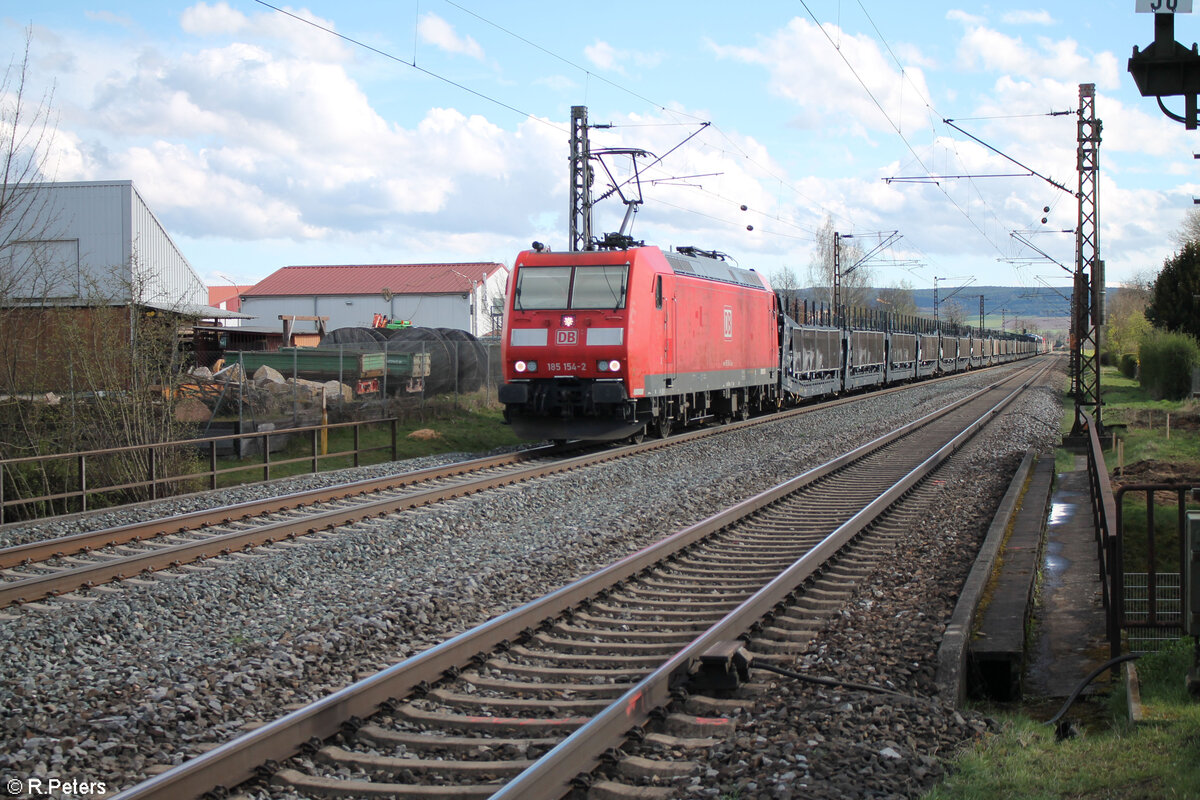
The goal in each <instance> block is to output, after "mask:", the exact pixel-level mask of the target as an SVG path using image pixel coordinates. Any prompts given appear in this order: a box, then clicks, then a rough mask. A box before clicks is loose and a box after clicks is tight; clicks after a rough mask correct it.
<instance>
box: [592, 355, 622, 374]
mask: <svg viewBox="0 0 1200 800" xmlns="http://www.w3.org/2000/svg"><path fill="white" fill-rule="evenodd" d="M596 369H598V370H599V371H600V372H620V371H621V362H620V361H617V360H616V359H615V358H614V359H613V360H612V361H597V362H596Z"/></svg>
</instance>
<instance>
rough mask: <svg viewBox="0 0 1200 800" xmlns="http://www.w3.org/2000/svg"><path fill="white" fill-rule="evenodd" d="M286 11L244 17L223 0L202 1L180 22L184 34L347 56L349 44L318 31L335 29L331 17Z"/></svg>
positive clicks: (337, 58) (332, 58) (317, 56)
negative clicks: (237, 38)
mask: <svg viewBox="0 0 1200 800" xmlns="http://www.w3.org/2000/svg"><path fill="white" fill-rule="evenodd" d="M285 10H286V11H287V13H286V14H284V13H280V12H278V11H272V10H266V11H264V12H263V13H260V14H255V15H252V16H247V15H246V14H243V13H242V12H241V11H238V10H237V9H235V8H232V7H230V5H229V4H228V3H226V2H224V0H222V2H219V3H215V4H212V5H209V4H208V3H204V2H201V3H197V4H196V5H194V6H190V7H188V8H187V9H185V10H184V12H183V13H182V14H181V15H180V17H179V25H180V28H181V29H182V30H183V31H184V32H185V33H190V34H192V35H193V36H201V37H227V38H228V37H234V36H242V37H245V38H247V39H251V40H259V41H273V42H279V43H281V44H282V45H283V46H284V48H285V49H286V50H287V51H288V52H291V53H292V54H293V55H295V56H297V57H303V58H307V59H310V60H315V61H329V62H334V63H341V62H345V61H348V60H349V59H350V55H351V52H350V49H349V46H348V45H347V44H346V43H345V42H343V41H342V40H341V39H339V38H337V37H336V36H331V35H330V34H329V33H328V32H327V31H326V30H321V28H325V29H328V30H336V26H335V25H334V23H333V21H332V20H327V19H323V18H321V17H318V16H316V15H315V14H313V13H312V12H311V11H308V10H307V9H286V8H285ZM289 15H291V16H289ZM293 17H297V18H298V19H294V18H293ZM308 23H312V24H311V25H310V24H308ZM314 26H319V27H314Z"/></svg>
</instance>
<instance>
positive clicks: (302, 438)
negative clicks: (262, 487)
mask: <svg viewBox="0 0 1200 800" xmlns="http://www.w3.org/2000/svg"><path fill="white" fill-rule="evenodd" d="M502 417H503V414H502V412H501V411H500V410H499V409H498V408H492V407H488V406H483V407H478V408H464V407H457V408H456V407H453V406H447V407H446V408H443V409H442V410H440V411H438V412H437V413H436V414H435V415H428V416H426V417H425V418H424V419H419V418H416V417H412V416H410V417H409V418H407V419H403V420H401V421H400V422H399V423H398V424H397V429H396V458H398V459H408V458H419V457H421V456H428V455H435V454H437V453H459V452H464V453H486V452H489V451H492V450H495V449H497V448H500V447H508V446H512V445H516V444H520V442H521V440H520V439H518V438H517V437H516V436H514V435H513V433H512V429H511V428H509V427H508V426H507V425H504V424H503V420H502ZM418 430H421V431H432V432H433V435H432V436H429V437H428V438H424V437H422V438H409V434H412V433H414V432H415V431H418ZM391 444H392V436H391V427H390V426H389V425H386V424H381V425H377V426H370V427H367V428H364V429H363V430H362V433H361V434H360V439H359V446H360V447H361V448H363V449H369V448H378V449H374V450H372V452H369V453H364V454H362V456H361V457H360V459H359V464H360V465H368V464H378V463H381V462H384V461H389V460H391V457H392V454H391ZM353 447H354V434H353V432H352V431H350V430H348V429H347V430H335V431H331V432H330V433H329V443H328V449H327V452H329V453H338V452H342V451H346V450H352V449H353ZM311 455H312V440H311V439H310V438H309V436H308V435H298V436H293V437H292V439H291V440H290V441H289V442H288V445H287V447H285V448H284V450H282V451H280V452H276V453H272V454H271V461H272V465H271V478H272V479H274V478H285V477H290V476H293V475H306V474H309V473H311V471H312V470H311V464H312V461H311ZM292 458H296V459H303V460H301V461H297V462H296V463H293V464H280V465H276V464H275V462H277V461H285V460H287V459H292ZM217 466H218V468H220V469H224V468H229V467H235V466H242V467H245V469H244V470H242V471H239V472H231V473H226V474H224V475H222V476H220V478H219V482H220V484H221V485H222V486H235V485H238V484H240V483H245V482H248V481H256V480H262V477H263V473H262V455H261V454H255V455H251V456H247V457H246V458H241V459H238V458H234V457H232V456H230V457H226V458H219V459H217ZM319 466H320V470H321V471H322V472H325V471H329V470H335V469H343V468H346V467H352V466H354V461H353V456H350V455H345V456H331V457H323V458H321V459H320V462H319Z"/></svg>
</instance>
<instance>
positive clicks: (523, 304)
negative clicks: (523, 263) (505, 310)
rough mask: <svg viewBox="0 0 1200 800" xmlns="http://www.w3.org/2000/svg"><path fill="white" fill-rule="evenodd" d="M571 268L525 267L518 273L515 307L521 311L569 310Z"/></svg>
mask: <svg viewBox="0 0 1200 800" xmlns="http://www.w3.org/2000/svg"><path fill="white" fill-rule="evenodd" d="M570 290H571V268H570V267H524V268H522V269H520V270H518V272H517V293H516V298H515V302H514V306H515V307H516V308H517V310H519V311H535V310H538V309H563V308H567V307H568V304H567V297H568V295H569V293H570Z"/></svg>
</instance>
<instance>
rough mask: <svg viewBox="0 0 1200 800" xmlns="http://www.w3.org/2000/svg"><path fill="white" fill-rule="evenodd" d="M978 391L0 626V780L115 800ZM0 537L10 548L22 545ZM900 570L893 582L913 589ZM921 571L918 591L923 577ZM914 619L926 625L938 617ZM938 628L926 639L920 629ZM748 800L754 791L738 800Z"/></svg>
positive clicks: (701, 445) (893, 401)
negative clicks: (300, 705) (73, 783)
mask: <svg viewBox="0 0 1200 800" xmlns="http://www.w3.org/2000/svg"><path fill="white" fill-rule="evenodd" d="M995 379H996V373H995V372H987V373H984V374H982V375H970V376H966V377H964V378H962V379H961V380H960V381H959V382H956V383H954V384H953V387H954V388H953V389H948V388H947V384H942V385H940V386H937V387H930V386H920V387H917V388H914V389H913V390H912V392H911V393H906V394H904V395H902V396H899V397H897V396H890V397H884V398H875V399H867V400H865V401H863V402H861V403H858V404H854V405H852V406H848V407H840V408H836V409H829V410H824V411H817V412H813V413H810V414H806V415H802V416H800V417H798V418H796V419H793V420H788V421H783V422H778V423H773V424H770V425H765V426H759V427H756V428H753V429H750V430H746V431H739V432H736V433H729V434H726V435H722V436H720V437H714V438H711V439H707V440H704V441H700V442H695V443H691V444H688V445H685V446H681V447H677V448H671V449H670V450H668V451H665V452H663V451H660V452H656V453H652V454H649V455H646V456H643V457H638V458H635V459H626V460H622V461H620V462H618V463H613V464H607V465H602V466H599V467H595V468H591V469H588V470H585V471H583V472H580V473H573V474H568V475H561V476H555V477H552V478H548V479H544V480H541V481H537V482H535V483H532V484H527V485H521V486H516V487H510V488H508V489H504V490H501V491H497V492H490V493H486V494H484V495H476V496H472V497H469V498H464V499H461V500H457V501H454V502H452V503H448V504H444V505H439V506H436V507H432V508H429V509H424V510H421V511H417V512H408V513H404V514H400V515H397V516H394V517H392V518H389V519H386V520H379V521H372V522H370V523H364V524H359V525H356V526H354V527H353V528H351V529H348V530H346V531H343V532H339V534H338V535H336V536H326V537H322V538H320V539H319V540H317V541H312V542H309V543H306V544H302V545H298V546H293V547H275V548H271V549H270V550H269V551H264V554H263V555H261V556H254V555H252V556H244V557H242V556H235V557H230V558H226V559H222V560H220V562H209V565H210V566H212V567H213V568H212V569H211V570H207V571H197V572H194V573H192V574H189V575H186V576H183V577H179V578H174V579H163V580H158V581H153V582H149V583H147V584H141V585H133V584H125V585H123V586H122V587H120V588H118V589H115V590H113V591H95V592H93V594H94V596H96V597H97V598H98V599H96V600H95V601H94V602H91V603H84V604H77V603H61V604H60V607H59V608H56V609H54V610H51V611H33V610H23V611H20V612H18V613H17V614H16V616H15V618H13V619H5V620H3V621H0V705H2V706H3V707H4V709H5V714H4V715H3V717H2V718H0V774H5V775H14V776H16V777H20V778H27V777H43V778H44V777H47V776H57V777H59V778H61V779H64V780H65V779H69V778H77V779H80V780H91V781H103V782H105V784H106V785H107V786H108V787H109V788H110V789H113V788H122V787H126V786H129V785H131V784H133V783H135V782H137V781H138V780H141V779H142V778H144V777H145V775H146V769H147V768H148V767H151V766H153V765H157V764H166V763H179V762H181V761H182V760H183V759H184V758H185V757H187V756H191V755H195V754H197V753H198V752H200V751H201V749H203V748H202V745H205V744H208V743H214V742H221V741H224V740H226V739H228V738H230V737H231V736H233V735H234V734H235V733H236V732H237V730H238V728H239V727H241V726H242V725H243V724H245V723H247V722H250V721H256V720H268V719H273V718H275V717H277V716H279V714H280V713H281V709H282V707H283V706H284V705H286V704H288V703H296V702H307V701H311V700H313V699H316V698H318V697H320V696H322V695H324V694H326V693H328V692H329V691H331V690H333V689H336V688H340V687H342V686H345V685H346V684H348V683H350V682H352V681H353V680H355V679H356V678H358V677H362V676H364V675H366V674H369V673H371V672H373V671H375V670H376V669H377V668H378V667H381V666H383V665H386V664H390V663H393V662H394V661H396V660H399V659H401V658H403V657H405V656H408V655H411V654H412V653H414V652H417V651H419V650H422V649H424V648H426V647H428V646H430V645H432V644H435V643H437V642H439V641H441V640H443V639H444V638H445V637H446V636H447V635H449V634H451V633H454V632H457V631H461V630H464V629H466V628H468V627H470V626H472V625H475V624H478V623H480V622H482V621H484V620H486V619H488V618H490V617H492V616H494V615H496V614H497V613H500V612H503V611H506V610H508V609H510V608H512V607H513V606H515V605H518V604H520V603H523V602H526V601H528V600H531V599H533V598H535V597H538V596H540V595H541V594H543V593H544V592H545V591H546V590H547V589H548V588H549V587H555V586H558V585H561V584H563V583H566V582H568V581H570V580H572V579H574V578H576V577H579V576H581V575H583V574H586V573H588V572H590V571H593V570H594V569H596V568H599V567H600V566H603V565H604V564H607V563H608V562H610V561H611V560H613V559H614V558H616V557H618V556H622V555H624V554H627V553H628V552H630V551H631V550H632V549H634V548H637V547H640V546H642V545H644V544H645V543H647V542H649V541H651V540H653V539H655V538H657V537H661V536H662V535H664V534H665V533H669V532H671V531H674V530H677V529H679V528H680V527H683V526H684V525H687V524H690V523H692V522H695V521H698V520H700V519H703V518H705V517H706V516H708V515H710V514H712V513H713V512H715V511H717V510H719V509H721V508H723V507H725V506H727V505H729V504H731V503H733V502H735V501H737V500H740V499H744V498H745V497H747V496H750V495H752V494H754V493H757V492H759V491H762V490H764V489H766V488H769V487H770V486H772V485H774V484H776V483H778V482H780V481H782V480H785V479H787V478H790V477H793V476H794V475H796V474H798V473H800V472H802V471H803V470H804V469H806V468H808V467H811V466H813V465H815V464H817V463H820V462H821V461H824V460H826V459H828V458H829V457H832V456H834V455H836V454H838V453H841V452H843V451H845V450H847V449H850V448H851V447H853V446H855V445H857V444H859V443H861V442H864V441H867V440H869V439H871V438H874V437H875V436H877V435H879V434H881V433H883V432H885V431H886V430H890V429H891V428H892V427H894V426H895V425H896V424H899V423H900V422H902V421H904V420H908V419H914V418H916V417H918V416H921V415H922V414H924V413H927V412H929V411H931V410H933V409H935V408H938V407H940V406H942V405H944V404H945V403H946V402H947V397H958V396H961V395H963V394H965V393H967V392H968V391H970V390H971V389H973V388H977V387H979V386H982V385H984V384H986V383H990V382H993V381H994V380H995ZM1026 416H1027V417H1028V418H1029V421H1028V423H1027V424H1026V425H1025V426H1023V427H1019V428H1018V429H1017V430H1013V431H1008V432H1006V433H1002V434H992V436H991V437H989V441H992V440H995V441H997V442H998V444H996V445H995V446H994V447H993V450H992V451H991V452H990V454H989V455H987V456H986V457H981V458H980V461H979V463H980V467H979V469H980V473H981V475H980V482H981V484H982V485H983V486H985V487H986V486H991V485H992V484H999V483H1002V482H1003V481H1004V480H1006V477H1004V476H1001V475H997V474H996V473H997V472H998V470H997V469H996V465H997V463H998V462H1000V461H1002V460H1003V458H1006V457H1008V454H1010V453H1012V452H1016V451H1017V450H1018V449H1019V450H1024V448H1025V447H1026V446H1028V443H1029V442H1031V441H1038V442H1045V441H1046V436H1045V432H1046V430H1047V429H1048V427H1055V426H1056V424H1057V423H1056V421H1057V419H1058V416H1057V412H1056V411H1054V412H1051V411H1050V410H1049V409H1048V408H1046V407H1045V406H1044V405H1043V406H1039V407H1036V408H1034V409H1032V410H1030V411H1028V412H1027V413H1026ZM1034 417H1037V418H1038V419H1041V420H1048V421H1049V422H1037V421H1036V420H1035V419H1033V418H1034ZM1002 424H1005V425H1006V424H1008V423H1002ZM1026 428H1028V430H1026ZM1055 432H1056V431H1055ZM1038 436H1040V437H1041V438H1038ZM424 465H425V464H422V466H424ZM392 466H393V468H395V467H396V466H398V465H392ZM377 469H378V468H362V469H360V470H353V471H346V472H343V473H340V474H338V475H337V476H310V477H307V478H302V479H296V480H293V481H284V482H279V483H278V484H271V485H268V486H255V487H245V488H244V489H240V490H234V491H223V492H220V493H219V494H217V495H215V496H213V497H209V496H199V497H193V498H189V499H187V501H186V503H178V502H176V501H166V502H163V503H160V504H158V505H157V508H156V512H157V513H158V514H160V515H165V514H171V513H180V512H181V511H183V510H185V508H184V506H186V509H191V508H196V507H201V505H202V504H205V503H209V504H211V505H225V504H228V503H231V502H237V501H239V500H242V499H250V498H251V497H254V496H262V495H263V494H266V493H280V492H281V491H294V490H295V489H294V488H291V487H296V486H298V485H312V484H313V483H314V482H315V481H318V480H321V481H333V480H336V479H338V478H340V479H341V480H346V479H349V478H350V477H353V478H357V477H363V476H365V474H367V473H368V472H374V471H376V470H377ZM347 473H353V475H352V476H349V475H347ZM947 495H949V493H947ZM947 502H949V499H948V498H947ZM989 502H990V501H989ZM977 503H979V501H978V500H976V499H975V498H971V499H968V500H964V501H962V502H961V504H959V505H958V506H957V507H955V508H947V509H946V510H945V513H946V514H947V515H948V516H947V517H945V519H946V520H947V521H946V522H944V523H941V524H939V525H937V526H935V525H933V524H931V525H930V526H929V528H930V530H931V531H932V530H935V529H940V528H941V527H943V526H944V527H946V529H947V530H951V529H953V530H957V526H958V524H959V523H960V522H961V520H959V519H957V518H956V516H961V515H962V514H963V513H964V511H968V510H970V509H973V508H976V507H977ZM986 507H987V504H982V503H981V504H979V505H978V508H986ZM133 513H136V514H144V513H148V511H147V510H145V509H138V510H135V511H134V512H133ZM986 513H989V512H986V511H979V512H978V513H973V516H978V515H979V514H986ZM122 521H128V520H127V519H126V518H124V514H123V513H122V512H111V513H108V514H105V515H103V516H102V517H99V518H95V519H92V520H90V521H88V522H86V524H88V525H90V526H93V527H95V526H99V525H102V524H103V525H112V524H119V523H120V522H122ZM951 522H953V524H951ZM67 524H68V525H69V526H73V525H79V524H81V523H78V522H71V523H67ZM46 527H47V526H38V529H39V530H43V531H44V530H45V529H46ZM63 532H65V531H63ZM7 535H8V536H9V537H12V538H10V539H9V541H20V540H21V537H22V536H28V535H31V534H29V533H28V532H23V531H20V530H10V531H8V532H7ZM42 535H45V534H44V533H43V534H42ZM965 536H966V538H968V539H969V538H970V535H969V534H967V535H965ZM939 547H940V545H938V546H934V545H931V546H930V563H931V564H932V563H940V562H941V560H943V559H944V557H945V556H946V554H945V553H940V552H939ZM935 557H936V558H935ZM912 558H913V556H912V551H910V550H908V549H905V550H902V556H901V558H900V559H898V561H897V562H896V563H895V564H889V565H888V567H889V569H890V568H893V567H894V568H896V569H897V570H899V568H900V564H901V563H902V562H907V561H909V560H911V559H912ZM918 562H920V559H918ZM921 563H923V562H921ZM918 566H919V564H918ZM912 567H913V565H910V569H909V570H908V571H902V572H900V573H899V574H902V575H905V576H906V580H907V577H908V576H909V575H917V574H920V573H918V572H914V571H913V569H912ZM956 568H957V567H956ZM923 569H924V570H925V572H924V574H926V575H929V576H930V578H931V579H933V575H935V574H941V573H931V572H930V571H929V570H931V569H932V567H931V566H927V567H923ZM947 569H948V570H949V569H950V568H949V567H947ZM906 585H907V583H906ZM912 585H913V586H914V587H915V586H916V584H912ZM929 594H930V593H928V592H925V591H922V590H920V589H916V588H914V589H913V591H912V598H911V599H912V601H913V602H920V603H928V602H931V601H933V600H936V599H937V597H936V596H935V597H929V596H926V595H929ZM945 602H952V601H950V600H946V601H945ZM882 607H883V606H882V604H879V605H876V606H873V607H872V609H865V610H864V611H863V612H862V619H861V620H859V619H857V618H856V617H851V620H852V622H853V623H854V627H853V628H852V629H851V631H850V632H849V633H847V635H848V636H854V635H857V634H858V633H861V632H863V631H869V630H871V625H873V624H875V623H876V622H877V621H878V622H879V623H880V624H883V620H882V618H881V617H880V616H879V615H880V614H881V613H882V612H880V611H879V610H878V609H880V608H882ZM897 613H898V612H897ZM925 613H926V615H927V618H930V619H940V617H935V616H934V614H935V613H939V614H940V613H941V610H940V606H939V607H936V608H935V607H930V608H929V610H928V611H927V612H925ZM888 619H889V620H890V618H888ZM848 624H849V623H848ZM894 627H895V626H894V624H892V625H890V626H889V627H887V628H885V629H883V631H882V632H880V633H879V634H878V635H879V636H880V638H886V639H888V640H889V647H890V646H893V645H894V646H895V647H900V642H899V641H897V642H891V641H890V640H892V639H895V638H896V637H895V630H894ZM938 632H940V629H939V628H938V627H937V626H936V625H934V626H932V627H931V629H930V632H929V633H930V636H935V635H936V634H937V633H938ZM883 633H886V634H887V635H886V636H883ZM928 638H929V637H922V639H923V642H926V643H927V641H926V640H927V639H928ZM902 658H903V659H904V661H905V663H907V662H908V661H909V660H913V661H917V660H920V659H922V658H924V656H918V655H916V654H914V655H912V657H911V659H910V655H909V654H908V653H907V652H905V653H904V654H903V656H902ZM921 675H922V676H923V675H924V673H923V672H922V673H921ZM922 679H923V678H922ZM902 685H907V684H902ZM922 688H924V685H923V684H919V685H918V686H916V687H914V689H915V690H918V691H919V690H921V689H922ZM834 708H835V709H836V708H837V706H835V707H834ZM759 771H761V770H756V774H757V772H759ZM718 772H719V773H720V770H719V769H718ZM764 774H765V772H764ZM731 779H732V778H731ZM749 796H757V795H750V794H743V797H749ZM763 796H772V795H763Z"/></svg>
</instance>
